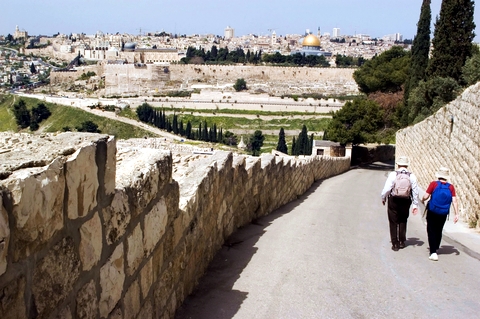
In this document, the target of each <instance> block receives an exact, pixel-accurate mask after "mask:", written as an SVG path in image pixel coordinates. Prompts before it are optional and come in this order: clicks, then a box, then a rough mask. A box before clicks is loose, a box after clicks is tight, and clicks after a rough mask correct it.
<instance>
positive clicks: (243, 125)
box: [178, 115, 330, 131]
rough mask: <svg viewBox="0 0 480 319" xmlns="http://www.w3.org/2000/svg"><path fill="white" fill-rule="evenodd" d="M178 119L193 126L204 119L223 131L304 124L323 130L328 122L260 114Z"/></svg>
mask: <svg viewBox="0 0 480 319" xmlns="http://www.w3.org/2000/svg"><path fill="white" fill-rule="evenodd" d="M178 120H179V121H180V120H182V121H183V124H184V125H186V123H187V122H188V121H190V123H192V127H193V128H198V126H199V124H200V123H201V122H203V121H204V120H206V121H207V124H208V126H212V125H213V124H214V123H215V124H216V125H217V129H220V128H223V131H226V130H234V129H237V130H238V129H242V130H249V131H255V130H278V131H280V128H282V127H283V129H285V130H298V131H300V130H301V129H302V126H303V125H304V124H305V125H306V126H307V130H308V131H323V130H325V129H326V127H327V126H328V123H329V122H330V119H329V118H315V117H307V116H305V119H298V118H289V117H288V116H286V117H285V118H282V119H271V120H263V119H262V116H258V118H256V119H253V120H252V119H247V118H244V117H228V116H202V117H198V116H193V115H180V116H179V117H178Z"/></svg>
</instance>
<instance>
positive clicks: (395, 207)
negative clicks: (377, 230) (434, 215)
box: [381, 156, 418, 251]
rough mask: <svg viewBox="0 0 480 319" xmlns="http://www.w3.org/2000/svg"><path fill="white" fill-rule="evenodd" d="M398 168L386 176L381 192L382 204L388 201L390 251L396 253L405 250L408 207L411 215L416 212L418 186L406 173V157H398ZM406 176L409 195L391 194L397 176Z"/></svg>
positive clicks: (411, 174) (414, 178)
mask: <svg viewBox="0 0 480 319" xmlns="http://www.w3.org/2000/svg"><path fill="white" fill-rule="evenodd" d="M396 164H397V166H398V168H397V170H396V171H393V172H391V173H390V174H388V178H387V180H386V181H385V186H384V187H383V190H382V194H381V196H382V204H383V205H385V202H386V201H387V200H388V205H387V207H388V209H387V211H388V221H389V225H390V239H391V241H392V250H393V251H398V250H399V249H400V248H405V241H406V239H407V238H406V237H407V220H408V215H409V212H410V206H412V204H413V210H412V213H413V215H416V214H417V212H418V184H417V177H416V176H415V175H414V174H413V173H411V172H409V171H408V169H407V168H408V165H410V161H409V159H408V157H407V156H400V157H399V158H398V160H397V161H396ZM399 174H407V175H408V176H409V177H410V187H411V189H410V190H409V194H408V196H406V197H400V196H397V195H396V194H393V193H394V192H392V191H393V190H394V186H395V183H396V182H397V180H398V179H397V175H399Z"/></svg>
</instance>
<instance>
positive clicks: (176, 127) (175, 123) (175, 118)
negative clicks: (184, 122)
mask: <svg viewBox="0 0 480 319" xmlns="http://www.w3.org/2000/svg"><path fill="white" fill-rule="evenodd" d="M172 130H173V133H174V134H178V119H177V114H173V123H172Z"/></svg>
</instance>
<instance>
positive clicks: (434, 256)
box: [428, 253, 438, 261]
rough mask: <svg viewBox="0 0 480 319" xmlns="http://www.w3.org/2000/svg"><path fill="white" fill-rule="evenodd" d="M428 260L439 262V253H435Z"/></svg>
mask: <svg viewBox="0 0 480 319" xmlns="http://www.w3.org/2000/svg"><path fill="white" fill-rule="evenodd" d="M428 259H430V260H433V261H438V255H437V253H433V254H431V255H430V257H428Z"/></svg>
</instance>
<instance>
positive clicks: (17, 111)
mask: <svg viewBox="0 0 480 319" xmlns="http://www.w3.org/2000/svg"><path fill="white" fill-rule="evenodd" d="M13 115H14V116H15V120H16V122H17V125H18V126H20V127H21V128H22V129H23V128H26V127H29V126H30V112H29V111H28V109H27V105H26V104H25V101H24V100H23V99H20V100H19V101H18V102H17V103H15V104H14V105H13Z"/></svg>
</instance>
